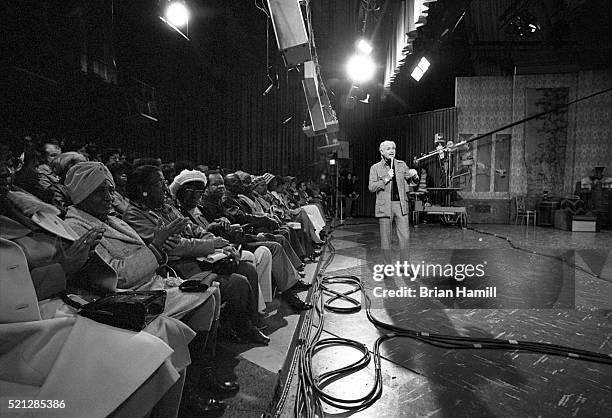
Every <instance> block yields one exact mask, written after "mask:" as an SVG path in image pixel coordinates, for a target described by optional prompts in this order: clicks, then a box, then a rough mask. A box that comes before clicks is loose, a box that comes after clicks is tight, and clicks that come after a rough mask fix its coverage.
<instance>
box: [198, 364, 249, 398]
mask: <svg viewBox="0 0 612 418" xmlns="http://www.w3.org/2000/svg"><path fill="white" fill-rule="evenodd" d="M200 382H201V383H203V385H204V388H205V389H208V390H210V391H212V392H215V393H217V394H219V395H227V394H231V393H235V392H238V391H239V390H240V385H239V384H238V382H236V381H235V380H226V381H224V382H221V381H219V380H217V377H216V376H215V374H214V373H213V371H212V369H211V368H210V367H206V368H204V369H203V370H202V374H201V378H200Z"/></svg>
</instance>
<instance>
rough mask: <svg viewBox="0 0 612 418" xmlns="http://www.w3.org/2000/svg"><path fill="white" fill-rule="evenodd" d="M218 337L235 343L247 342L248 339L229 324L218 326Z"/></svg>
mask: <svg viewBox="0 0 612 418" xmlns="http://www.w3.org/2000/svg"><path fill="white" fill-rule="evenodd" d="M219 337H221V338H223V339H224V340H226V341H229V342H231V343H235V344H248V341H247V340H246V339H245V338H243V337H242V336H241V335H240V334H238V333H237V332H236V330H235V329H234V328H232V327H229V326H223V327H220V328H219Z"/></svg>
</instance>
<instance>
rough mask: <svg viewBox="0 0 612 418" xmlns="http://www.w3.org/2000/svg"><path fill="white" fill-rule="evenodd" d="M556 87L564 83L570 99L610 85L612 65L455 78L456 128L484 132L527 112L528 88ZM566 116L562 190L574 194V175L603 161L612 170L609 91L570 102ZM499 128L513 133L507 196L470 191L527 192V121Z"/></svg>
mask: <svg viewBox="0 0 612 418" xmlns="http://www.w3.org/2000/svg"><path fill="white" fill-rule="evenodd" d="M558 87H566V88H568V90H569V100H570V101H572V100H576V99H578V98H581V97H585V96H587V95H590V94H593V93H596V92H598V91H602V90H604V89H606V88H610V87H612V71H580V72H577V73H566V74H535V75H517V76H514V77H469V78H457V79H456V86H455V102H456V107H457V124H458V132H459V133H475V134H483V133H487V132H489V131H492V130H495V129H497V128H500V127H503V126H505V125H508V124H510V123H512V122H513V121H518V120H521V119H524V118H525V117H526V116H527V114H526V112H527V104H526V89H531V88H558ZM567 122H568V127H567V148H566V158H565V175H564V177H565V178H564V182H563V189H564V190H563V192H564V194H572V192H573V190H574V185H575V183H576V181H578V180H580V178H582V177H584V176H586V175H588V174H589V173H590V171H591V169H592V167H594V166H598V165H601V166H605V167H607V171H606V172H607V173H608V174H610V173H611V172H612V141H611V140H610V132H611V131H612V92H608V93H604V94H602V95H599V96H596V97H593V98H590V99H587V100H585V101H581V102H579V103H577V104H574V105H571V106H570V107H569V108H568V113H567ZM500 133H510V134H511V135H512V137H511V141H512V142H511V161H510V173H509V175H510V192H509V193H508V196H506V197H504V196H499V195H497V194H496V196H492V195H491V196H486V194H483V193H480V194H479V195H478V196H468V197H475V198H479V199H482V198H487V197H488V198H509V197H510V196H513V195H524V194H526V192H527V182H526V180H525V179H526V177H527V176H526V173H527V167H526V165H525V158H524V150H525V124H523V123H522V124H519V125H516V126H514V127H512V128H509V129H505V130H503V131H501V132H500Z"/></svg>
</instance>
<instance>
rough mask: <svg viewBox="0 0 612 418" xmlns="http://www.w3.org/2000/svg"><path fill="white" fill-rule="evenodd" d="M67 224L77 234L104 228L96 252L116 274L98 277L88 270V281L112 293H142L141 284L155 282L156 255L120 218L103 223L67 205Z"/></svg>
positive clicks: (158, 284)
mask: <svg viewBox="0 0 612 418" xmlns="http://www.w3.org/2000/svg"><path fill="white" fill-rule="evenodd" d="M66 223H67V224H68V225H70V227H71V228H72V229H73V230H74V231H75V232H76V233H77V234H79V235H83V234H84V233H85V232H87V230H89V229H90V228H92V227H94V226H103V227H104V228H106V231H105V232H104V236H103V237H102V239H101V240H100V244H99V245H98V246H96V249H95V252H96V254H97V255H98V256H100V258H101V259H102V260H103V261H104V262H105V263H106V264H107V265H109V266H110V267H111V268H112V269H113V270H114V271H115V273H116V276H114V277H113V275H108V274H101V275H100V277H95V273H96V272H95V271H91V270H92V269H90V271H89V272H88V273H89V274H90V280H91V281H92V282H94V283H95V284H96V285H97V286H99V287H101V288H103V289H106V290H111V291H115V288H119V289H131V290H137V289H139V290H145V289H142V286H143V285H150V284H151V281H152V280H153V281H155V280H156V279H158V278H157V277H156V274H155V270H156V269H157V268H158V267H159V264H158V263H157V259H156V258H155V255H153V253H152V252H151V250H149V248H148V247H147V246H146V245H145V243H144V242H143V241H142V239H141V238H140V236H138V234H137V233H136V231H134V230H133V229H132V228H131V227H130V226H129V225H128V224H126V223H125V222H123V221H122V220H120V219H119V218H115V217H114V216H109V217H108V220H107V221H106V223H104V222H102V221H100V220H99V219H97V218H95V217H94V216H92V215H90V214H89V213H87V212H84V211H82V210H80V209H77V208H76V207H75V206H70V207H69V208H68V212H67V213H66ZM105 273H106V272H105ZM156 285H157V286H155V287H157V288H161V289H163V288H164V287H163V282H161V283H156ZM153 288H154V287H153ZM146 290H148V289H146Z"/></svg>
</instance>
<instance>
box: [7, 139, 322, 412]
mask: <svg viewBox="0 0 612 418" xmlns="http://www.w3.org/2000/svg"><path fill="white" fill-rule="evenodd" d="M62 144H65V142H64V141H62ZM62 144H60V143H59V142H58V141H57V140H54V139H51V138H50V137H46V136H44V135H41V136H38V137H36V138H35V139H32V138H28V139H27V140H26V141H25V145H24V146H23V148H22V149H19V147H15V146H14V144H11V143H9V142H8V141H5V140H3V141H2V143H1V144H0V147H1V151H2V152H1V154H0V226H1V229H0V253H1V255H2V257H10V259H11V260H14V263H13V264H14V265H15V267H16V268H15V271H14V272H9V273H7V274H9V275H11V274H12V275H14V276H15V279H16V278H17V277H19V278H20V280H23V279H24V278H25V281H26V283H28V284H27V286H25V287H24V288H23V289H22V293H24V294H27V292H28V291H29V290H28V289H30V288H31V294H32V295H33V297H34V298H35V299H36V300H37V301H38V302H37V304H36V306H35V307H34V308H35V309H33V310H32V311H31V316H30V317H26V316H22V317H15V318H14V319H12V320H10V321H9V320H8V319H6V318H5V317H2V321H0V333H2V337H3V338H4V337H8V338H9V339H14V341H15V344H16V346H19V344H22V343H23V342H22V341H20V340H19V335H21V334H19V333H24V332H26V333H27V332H30V331H27V330H29V329H34V328H36V329H39V328H40V329H42V331H36V333H37V334H36V335H38V337H40V338H42V341H46V342H45V343H44V344H43V343H41V346H40V347H41V348H40V353H47V350H55V352H59V351H58V350H60V349H61V347H60V348H57V347H56V346H55V345H53V344H50V342H53V341H54V340H57V338H54V335H55V333H59V334H57V335H60V334H61V335H64V334H65V332H66V331H65V328H64V327H77V326H78V327H79V330H80V332H81V333H82V334H83V335H84V336H87V335H90V334H91V333H99V334H100V337H103V336H104V335H106V334H108V335H107V336H106V337H105V338H108V341H111V340H112V341H115V340H116V339H117V338H118V339H119V340H121V339H122V338H123V339H124V341H125V344H128V345H130V344H131V345H133V349H134V350H138V351H139V352H141V353H143V354H145V353H149V355H150V356H151V357H150V358H151V359H152V363H151V364H156V366H155V368H154V369H152V370H150V371H145V370H141V371H140V374H139V373H136V372H135V376H136V375H137V376H141V378H140V380H135V382H136V383H137V384H136V385H135V386H134V387H132V388H131V389H129V390H128V389H126V385H122V384H117V386H116V387H115V388H113V389H110V388H109V389H108V391H109V393H110V392H112V393H119V392H122V393H123V392H125V391H127V392H125V393H124V394H125V399H126V400H125V402H124V403H123V404H121V403H120V402H119V403H117V405H115V404H114V403H112V402H111V403H109V405H107V406H106V408H115V409H114V410H115V411H120V410H121V409H120V408H129V407H133V406H134V405H137V401H132V403H130V399H132V398H133V399H138V393H139V391H145V390H149V388H148V386H147V384H149V385H151V384H158V383H154V382H153V380H151V379H153V378H154V377H155V378H156V379H159V380H160V381H164V382H165V384H164V385H159V386H158V387H162V386H163V388H164V391H165V392H164V393H166V391H167V393H166V396H163V397H161V396H160V399H159V402H157V404H156V405H155V406H154V408H161V409H160V410H164V411H167V410H168V405H170V409H172V408H174V409H176V408H178V403H177V402H178V400H177V397H176V396H170V394H174V395H176V394H177V393H178V399H180V394H181V392H182V394H183V395H182V396H183V398H184V399H186V400H187V402H188V404H189V405H190V407H191V408H192V409H194V411H192V412H195V413H196V414H198V415H201V414H206V413H210V412H218V411H221V410H223V408H224V407H225V404H224V403H223V402H222V401H219V400H218V399H216V396H217V395H219V394H229V393H234V392H236V391H238V390H239V386H238V384H237V383H236V382H235V381H231V380H228V381H220V380H218V379H217V377H216V371H215V367H213V366H214V364H215V346H216V344H217V335H218V334H219V336H220V337H222V338H225V339H227V340H229V341H231V342H233V343H238V344H258V345H264V346H265V345H267V344H268V343H269V341H270V337H268V336H267V335H265V334H264V333H263V332H262V331H261V330H265V329H266V326H267V323H266V320H265V318H266V309H267V306H266V304H268V303H271V302H272V301H273V299H275V297H277V298H278V300H280V301H283V302H282V303H284V304H285V305H286V306H288V307H289V308H291V309H292V310H293V311H295V312H300V311H305V310H309V309H311V308H312V305H310V304H309V303H307V302H305V301H303V300H302V299H301V298H300V293H301V292H305V291H307V290H308V289H309V288H310V284H307V283H305V282H304V281H303V280H302V278H303V277H304V276H305V274H304V267H305V263H308V262H314V261H316V259H317V257H318V256H319V255H320V252H319V251H317V250H318V248H320V247H321V245H322V244H323V243H324V240H323V239H322V238H324V227H325V205H324V199H323V198H321V197H320V196H319V195H318V193H317V191H316V190H315V188H316V186H313V187H308V185H309V184H310V183H309V182H308V181H307V180H306V179H305V180H304V181H301V182H298V179H296V178H295V177H291V176H289V177H281V176H275V175H273V174H270V173H266V174H264V175H260V176H257V175H251V174H249V173H247V172H245V171H243V170H238V171H235V172H223V171H222V169H221V168H220V167H219V165H218V163H216V162H215V163H214V164H213V165H212V167H214V168H215V170H210V169H209V167H210V166H209V165H206V164H203V163H196V162H193V161H187V160H184V161H177V162H171V161H163V162H162V160H160V159H159V158H150V157H146V156H143V157H139V158H136V159H134V160H132V159H127V157H126V155H125V153H124V152H123V151H122V150H121V149H119V148H113V147H109V148H106V149H103V148H100V147H98V145H96V144H94V143H87V144H86V145H83V146H80V147H77V146H75V147H74V148H73V149H76V151H67V152H62V151H63V150H62ZM66 148H68V147H66ZM217 258H222V259H223V261H221V262H219V261H215V260H216V259H217ZM3 274H4V273H3ZM145 290H163V291H165V296H166V299H165V307H164V310H163V312H162V313H161V315H159V316H158V317H157V318H156V319H155V320H154V321H152V322H150V323H149V324H148V325H147V326H146V328H145V329H144V331H145V332H147V333H149V334H152V335H154V336H156V337H158V338H159V340H158V339H150V340H149V339H146V338H145V339H142V340H138V341H136V340H134V342H132V340H130V339H129V335H133V334H129V333H128V334H125V333H123V334H121V333H119V334H117V333H115V332H112V331H110V330H108V331H105V330H106V329H108V327H107V328H103V327H100V326H98V325H96V324H97V323H95V322H93V321H89V320H87V321H89V322H87V321H85V322H83V321H84V320H83V319H82V318H81V317H80V316H78V315H77V310H76V308H75V307H74V305H75V303H76V304H77V305H78V304H86V303H88V302H91V301H94V300H96V299H99V298H101V297H104V296H106V295H112V294H115V293H118V292H126V291H145ZM61 318H68V319H66V320H65V321H64V322H62V323H61V324H60V322H61V321H60V319H61ZM5 321H9V322H16V323H17V324H18V325H17V327H15V325H13V324H9V325H11V327H10V328H8V327H7V324H6V322H5ZM24 321H25V322H24ZM28 321H35V322H28ZM45 321H46V322H45ZM49 321H51V322H49ZM54 321H55V322H54ZM58 321H60V322H58ZM38 323H40V326H38V325H36V327H34V328H32V325H31V324H38ZM47 323H50V324H51V323H52V324H53V325H52V326H48V325H46V324H47ZM37 327H38V328H37ZM110 328H111V329H112V327H110ZM24 330H25V331H24ZM124 331H125V330H124ZM32 332H34V331H32ZM130 332H131V331H130ZM62 333H64V334H62ZM62 341H63V340H62ZM55 343H57V341H55V342H54V344H55ZM163 347H166V348H167V351H164V350H165V349H164V348H163ZM168 347H169V348H168ZM89 348H90V345H87V344H83V346H82V347H81V348H80V350H85V349H89ZM63 349H65V350H68V349H69V347H68V344H65V345H64V346H63ZM70 349H71V350H74V348H70ZM160 350H161V351H160ZM77 351H78V348H77ZM111 352H113V351H112V350H110V351H109V353H107V356H106V357H108V356H109V355H111ZM11 355H12V354H11V352H8V351H6V350H4V349H0V360H1V361H3V363H2V364H5V363H6V359H8V358H11V357H10V356H11ZM96 355H97V354H94V355H93V357H91V358H92V361H95V358H96ZM100 357H101V358H102V357H104V356H102V355H100ZM106 357H105V358H106ZM153 359H157V360H156V361H157V363H154V361H153ZM121 362H124V364H123V365H122V367H123V368H125V369H126V370H132V368H134V367H133V366H136V364H137V362H136V361H135V359H131V358H130V357H129V356H120V355H117V356H116V359H115V360H114V363H116V364H122V363H121ZM187 366H189V371H190V373H193V374H195V378H194V379H193V380H192V383H190V384H188V385H186V386H185V387H184V389H183V384H184V382H185V375H186V374H185V371H186V368H187ZM101 367H102V366H101ZM66 372H68V371H67V370H66ZM126 373H127V371H126ZM169 376H171V377H169ZM107 383H110V382H107ZM111 386H112V383H111ZM92 390H93V389H92ZM128 392H129V393H128ZM94 404H95V405H94ZM92 406H93V407H96V408H97V407H98V405H97V404H96V402H93V403H92ZM99 407H100V408H104V406H103V405H102V404H101V403H100V405H99ZM124 410H127V409H124ZM110 412H112V410H111V411H109V413H110Z"/></svg>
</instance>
